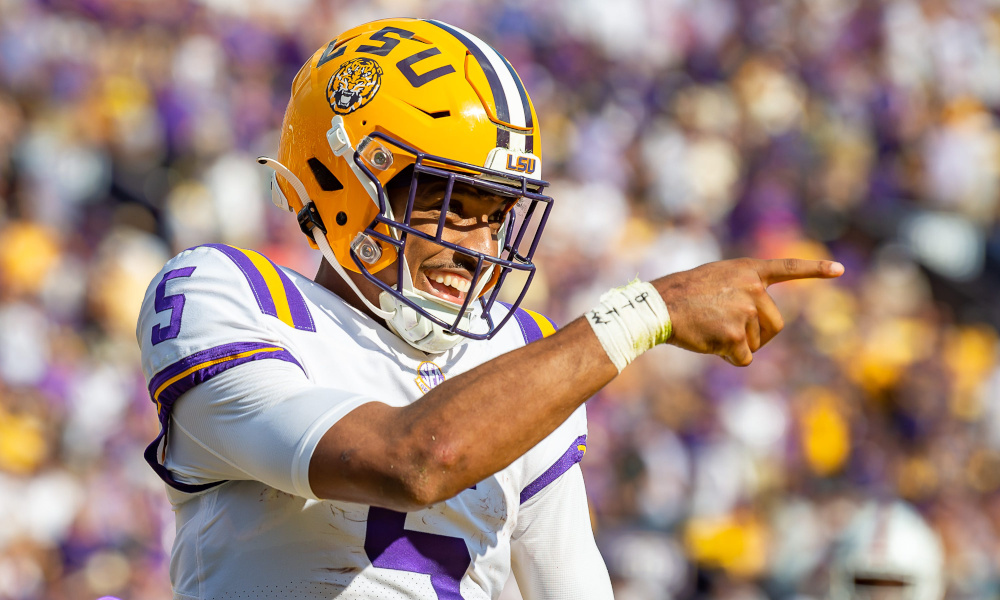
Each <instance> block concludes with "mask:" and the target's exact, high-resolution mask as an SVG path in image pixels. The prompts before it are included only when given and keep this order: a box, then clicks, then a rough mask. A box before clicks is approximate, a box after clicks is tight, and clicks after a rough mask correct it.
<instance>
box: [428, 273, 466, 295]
mask: <svg viewBox="0 0 1000 600" xmlns="http://www.w3.org/2000/svg"><path fill="white" fill-rule="evenodd" d="M431 279H432V280H434V281H436V282H437V283H440V284H443V285H446V286H448V287H450V288H452V289H454V290H457V291H458V292H468V291H469V288H471V287H472V284H471V282H470V281H468V280H467V279H465V278H464V277H461V276H458V275H435V276H433V277H431Z"/></svg>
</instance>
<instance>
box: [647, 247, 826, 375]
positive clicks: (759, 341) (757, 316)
mask: <svg viewBox="0 0 1000 600" xmlns="http://www.w3.org/2000/svg"><path fill="white" fill-rule="evenodd" d="M843 273H844V266H843V265H841V264H840V263H836V262H832V261H825V260H823V261H820V260H800V259H796V258H786V259H779V260H757V259H752V258H740V259H736V260H724V261H720V262H714V263H708V264H706V265H702V266H700V267H698V268H696V269H691V270H690V271H684V272H681V273H674V274H673V275H667V276H666V277H661V278H660V279H657V280H656V281H654V282H653V286H654V287H655V288H656V290H657V291H658V292H660V295H661V296H662V297H663V301H664V302H665V303H666V305H667V309H668V310H669V311H670V321H671V324H672V326H673V334H672V335H671V337H670V341H669V343H671V344H673V345H675V346H678V347H681V348H684V349H685V350H691V351H693V352H700V353H702V354H718V355H719V356H721V357H722V358H724V359H726V360H727V361H729V362H730V363H732V364H734V365H736V366H739V367H745V366H747V365H749V364H750V363H751V362H752V361H753V353H754V352H756V351H757V350H759V349H760V347H761V346H763V345H764V344H766V343H768V342H769V341H771V338H773V337H774V336H775V335H777V334H778V332H779V331H781V329H782V328H783V327H784V325H785V323H784V320H783V319H782V318H781V313H779V312H778V307H777V306H775V304H774V300H772V299H771V297H770V296H769V295H768V294H767V288H768V286H770V285H772V284H775V283H780V282H782V281H790V280H792V279H830V278H833V277H840V276H841V275H843Z"/></svg>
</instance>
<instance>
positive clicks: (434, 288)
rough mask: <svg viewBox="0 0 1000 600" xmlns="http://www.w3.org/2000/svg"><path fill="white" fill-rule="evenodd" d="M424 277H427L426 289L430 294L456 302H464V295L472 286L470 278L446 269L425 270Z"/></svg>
mask: <svg viewBox="0 0 1000 600" xmlns="http://www.w3.org/2000/svg"><path fill="white" fill-rule="evenodd" d="M424 277H426V278H427V283H428V285H429V286H430V289H429V290H428V291H429V292H430V293H431V294H432V295H434V296H437V297H438V298H441V299H442V300H447V301H448V302H454V303H456V304H461V303H463V302H465V296H466V294H468V292H469V289H470V288H471V287H472V282H471V281H470V280H468V279H466V278H465V277H463V276H462V275H458V274H455V273H450V272H447V271H427V272H425V273H424Z"/></svg>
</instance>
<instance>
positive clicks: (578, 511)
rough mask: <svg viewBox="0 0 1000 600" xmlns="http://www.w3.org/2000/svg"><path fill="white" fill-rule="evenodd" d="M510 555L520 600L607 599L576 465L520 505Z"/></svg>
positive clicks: (608, 584) (607, 590) (608, 582)
mask: <svg viewBox="0 0 1000 600" xmlns="http://www.w3.org/2000/svg"><path fill="white" fill-rule="evenodd" d="M511 558H512V566H513V569H514V576H515V577H516V578H517V584H518V587H520V589H521V593H522V594H523V595H524V598H525V600H535V599H541V598H553V599H557V600H558V599H567V600H568V599H570V598H595V599H598V600H601V599H610V598H613V594H612V591H611V579H610V577H609V576H608V569H607V566H605V564H604V559H603V558H602V557H601V553H600V552H599V551H598V549H597V543H596V542H595V541H594V532H593V529H592V528H591V524H590V511H589V509H588V507H587V495H586V490H585V488H584V484H583V473H582V471H581V470H580V465H579V464H576V465H574V466H573V467H572V468H570V469H569V470H568V471H566V473H564V474H563V475H562V476H561V477H559V479H557V480H556V481H555V482H553V483H552V484H550V485H549V486H548V487H547V488H546V489H545V490H543V491H542V492H541V493H539V494H538V495H536V496H535V497H533V498H532V499H531V500H530V501H528V503H526V504H525V505H524V506H522V507H521V511H520V513H519V515H518V524H517V528H516V529H515V531H514V537H513V540H512V543H511Z"/></svg>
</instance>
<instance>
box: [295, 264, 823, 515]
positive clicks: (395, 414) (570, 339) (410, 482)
mask: <svg viewBox="0 0 1000 600" xmlns="http://www.w3.org/2000/svg"><path fill="white" fill-rule="evenodd" d="M842 272H843V267H841V266H840V265H837V264H836V263H831V262H827V261H803V260H791V259H790V260H775V261H761V260H752V259H739V260H731V261H722V262H717V263H710V264H707V265H703V266H701V267H698V268H697V269H692V270H691V271H685V272H683V273H675V274H673V275H668V276H667V277H663V278H661V279H658V280H656V281H654V282H653V285H654V287H655V288H656V289H657V291H658V292H660V294H661V295H662V296H663V299H664V301H665V303H666V304H667V307H668V308H669V310H670V314H671V321H672V323H673V331H674V332H673V336H672V338H671V340H670V343H672V344H675V345H677V346H680V347H682V348H685V349H688V350H692V351H695V352H702V353H711V354H718V355H720V356H722V357H723V358H725V359H726V360H728V361H729V362H731V363H733V364H737V365H743V366H745V365H748V364H750V361H751V360H752V358H753V356H752V353H753V352H754V351H756V350H757V349H759V348H760V347H761V346H762V345H763V344H765V343H767V341H769V340H770V339H771V338H772V337H774V335H776V334H777V333H778V332H779V331H780V330H781V328H782V326H783V324H782V321H781V315H780V314H779V313H778V311H777V308H776V307H775V306H774V303H773V301H772V300H771V298H770V297H769V296H768V295H767V292H766V289H767V286H768V285H770V284H773V283H777V282H780V281H787V280H790V279H804V278H829V277H837V276H839V275H840V274H841V273H842ZM617 374H618V371H617V369H616V368H615V366H614V365H613V364H612V362H611V361H610V359H608V356H607V354H606V353H605V351H604V348H603V347H602V346H601V343H600V342H599V341H598V339H597V337H596V336H595V335H594V332H593V330H592V329H591V327H590V325H589V324H588V323H587V322H586V321H585V320H584V319H583V318H579V319H576V320H575V321H573V322H571V323H570V324H569V325H567V326H566V327H564V328H563V329H562V330H560V331H558V332H556V333H555V334H553V335H551V336H549V337H548V338H545V339H543V340H539V341H537V342H535V343H532V344H528V345H526V346H524V347H523V348H519V349H517V350H515V351H513V352H510V353H508V354H504V355H502V356H499V357H497V358H495V359H493V360H491V361H489V362H487V363H484V364H482V365H480V366H479V367H476V368H475V369H472V370H471V371H468V372H466V373H463V374H462V375H460V376H458V377H455V378H454V379H449V380H447V381H445V382H444V383H442V384H441V385H439V386H437V387H435V388H434V389H432V390H431V391H430V392H428V393H427V394H426V395H425V396H424V397H423V398H421V399H420V400H418V401H417V402H414V403H413V404H411V405H409V406H406V407H402V408H394V407H390V406H387V405H385V404H381V403H377V402H372V403H369V404H365V405H362V406H359V407H358V408H356V409H354V410H353V411H351V412H350V413H349V414H347V415H346V416H344V417H343V418H342V419H341V420H340V421H338V422H337V423H336V424H335V425H334V426H333V427H331V428H330V429H329V431H327V433H326V434H325V435H324V436H323V438H322V440H321V441H320V443H319V444H318V446H317V447H316V450H315V452H314V453H313V456H312V460H311V462H310V467H309V481H310V485H311V487H312V490H313V492H314V493H315V494H316V495H318V496H319V497H321V498H330V499H337V500H346V501H351V502H361V503H365V504H376V505H382V506H386V507H388V508H394V509H398V510H413V509H417V508H421V507H424V506H428V505H430V504H434V503H436V502H440V501H442V500H445V499H447V498H450V497H452V496H454V495H455V494H457V493H459V492H460V491H462V490H463V489H465V488H467V487H469V486H471V485H473V484H475V483H477V482H479V481H481V480H483V479H485V478H486V477H488V476H490V475H492V474H493V473H496V472H497V471H499V470H501V469H503V468H504V467H506V466H507V465H509V464H510V463H512V462H513V461H514V460H516V459H517V458H518V457H519V456H521V455H522V454H524V453H525V452H527V451H528V450H530V449H531V448H532V447H533V446H534V445H535V444H537V443H538V442H539V441H541V440H542V439H544V438H545V437H546V436H547V435H548V434H549V433H551V432H552V431H553V430H555V428H556V427H558V426H559V425H560V424H561V423H562V422H563V421H565V420H566V418H568V417H569V415H570V414H572V412H573V411H574V410H576V408H577V407H578V406H580V404H582V403H583V402H584V401H586V400H587V398H589V397H591V396H592V395H593V394H594V393H596V392H597V391H598V390H600V389H601V388H602V387H604V386H605V385H606V384H607V383H608V382H610V381H611V380H612V379H613V378H614V377H615V376H616V375H617Z"/></svg>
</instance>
